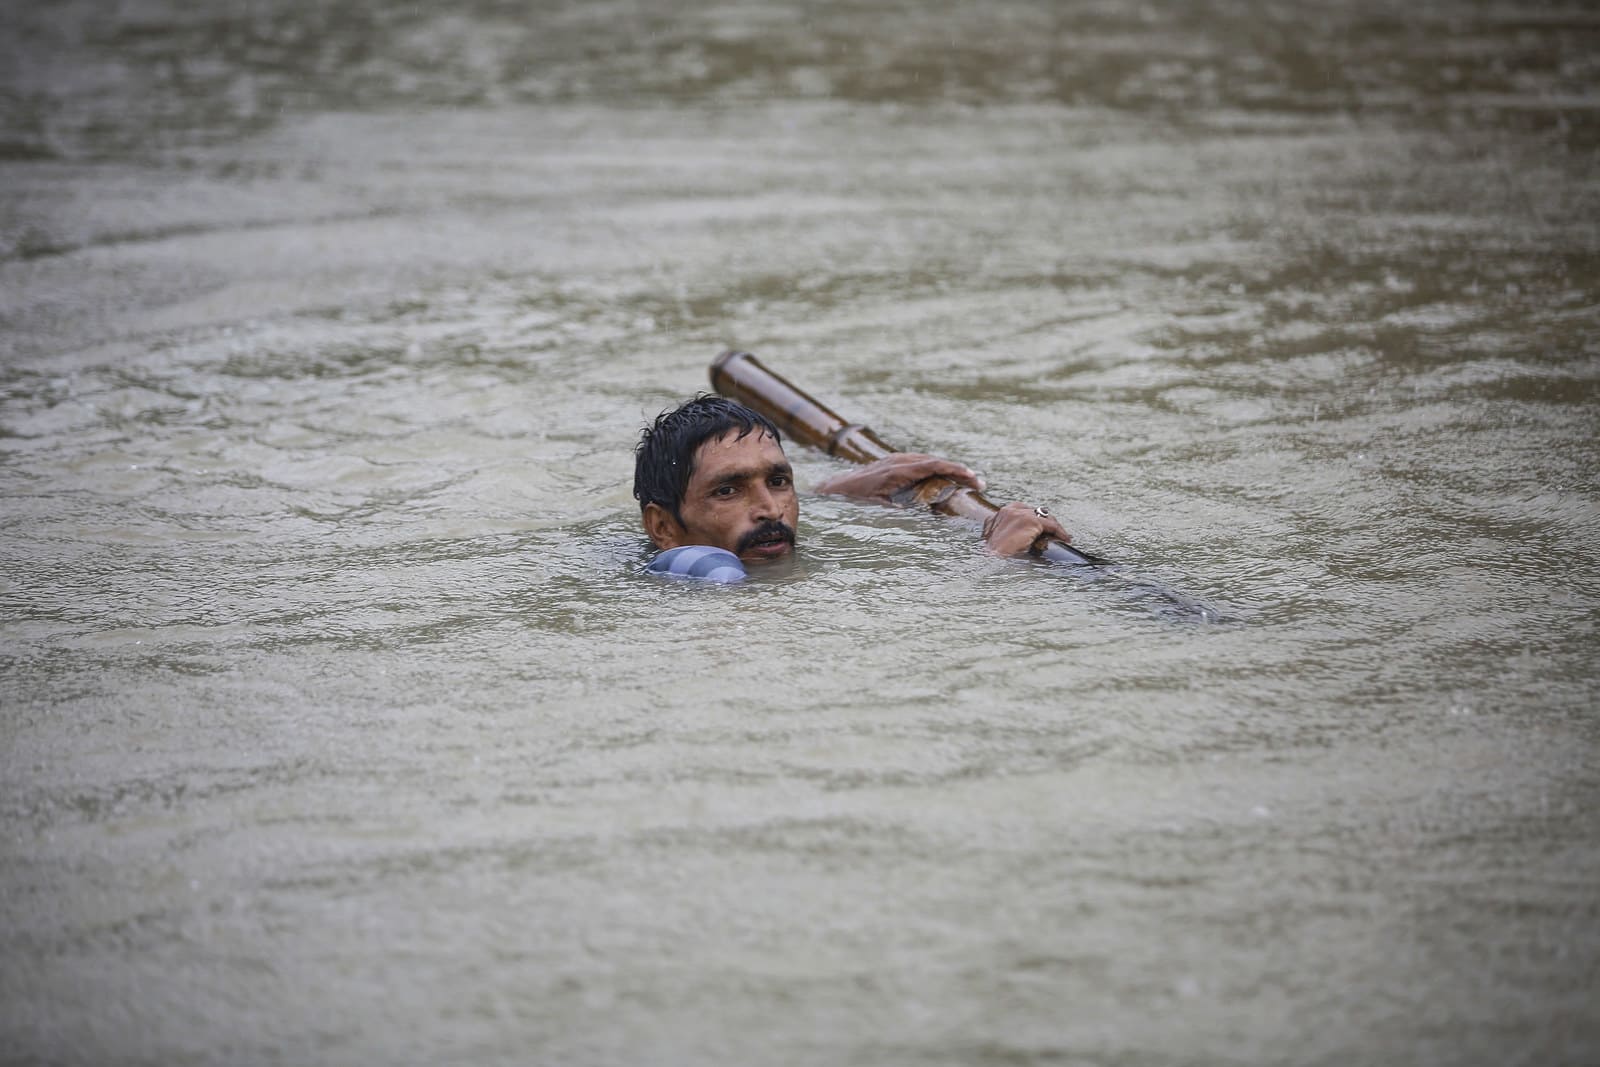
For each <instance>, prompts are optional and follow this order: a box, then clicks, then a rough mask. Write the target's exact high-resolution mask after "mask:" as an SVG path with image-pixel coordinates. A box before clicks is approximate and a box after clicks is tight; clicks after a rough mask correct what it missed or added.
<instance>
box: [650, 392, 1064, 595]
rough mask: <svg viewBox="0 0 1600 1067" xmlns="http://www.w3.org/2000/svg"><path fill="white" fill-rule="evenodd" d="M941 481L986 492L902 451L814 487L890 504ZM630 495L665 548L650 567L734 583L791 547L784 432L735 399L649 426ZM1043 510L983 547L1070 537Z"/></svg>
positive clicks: (1005, 548)
mask: <svg viewBox="0 0 1600 1067" xmlns="http://www.w3.org/2000/svg"><path fill="white" fill-rule="evenodd" d="M934 477H944V478H949V479H951V480H952V481H955V482H959V483H960V484H962V485H967V486H971V487H972V488H974V489H982V488H983V482H982V481H981V480H980V479H979V478H978V476H977V475H976V474H974V473H973V472H972V471H970V470H968V469H967V468H966V467H963V466H962V465H961V464H959V463H951V462H950V461H949V460H944V459H939V458H937V457H935V456H929V455H924V454H922V453H920V452H897V453H895V454H894V455H891V456H888V457H886V458H884V459H881V460H878V461H877V462H876V463H871V464H868V465H867V466H864V467H857V468H856V469H854V470H851V471H847V472H845V473H843V474H840V475H836V476H835V477H833V478H829V479H828V480H827V481H825V482H823V483H822V484H821V485H819V486H817V490H816V491H817V492H819V493H830V494H834V495H838V496H846V497H851V498H852V499H856V500H868V501H873V502H876V503H880V504H890V503H892V497H893V496H894V494H895V493H897V492H899V491H900V490H902V489H906V488H908V487H910V486H913V485H916V484H917V483H918V482H921V481H924V480H926V479H928V478H934ZM633 495H634V496H635V497H637V498H638V500H639V507H640V510H641V511H642V513H643V514H642V517H643V520H644V529H645V533H646V534H647V535H648V536H649V538H650V540H651V542H652V543H653V544H654V545H655V546H656V547H657V548H659V549H661V550H662V553H661V555H660V556H658V557H656V559H655V561H654V562H652V563H651V565H650V570H652V571H655V572H658V573H664V574H673V575H680V576H686V577H698V578H711V579H713V580H720V581H737V580H738V579H739V578H741V577H743V576H744V564H749V563H765V562H769V561H772V560H778V559H784V558H786V557H788V556H789V555H790V554H791V553H793V551H794V543H795V527H796V525H797V524H798V522H799V519H800V498H799V495H798V494H797V493H796V492H795V487H794V472H793V470H792V469H791V468H790V466H789V460H788V459H787V458H786V457H785V456H784V454H783V444H782V440H781V438H780V436H779V434H778V428H777V427H776V426H774V425H773V424H772V423H771V421H770V420H768V419H767V418H766V417H765V416H763V415H761V414H759V413H758V412H755V411H752V410H751V409H750V408H748V407H745V406H744V405H743V404H740V403H738V402H736V401H733V400H727V399H725V398H723V397H719V396H698V397H695V398H694V399H692V400H688V401H686V402H684V403H683V404H682V405H680V406H679V407H678V408H676V409H674V410H672V411H666V412H663V413H662V414H661V415H660V416H659V417H657V419H656V421H655V423H654V424H653V425H651V426H649V427H646V429H645V431H644V433H643V434H642V435H641V436H640V439H639V446H638V448H637V450H636V451H635V456H634V474H633ZM1042 512H1043V509H1039V508H1031V507H1029V506H1027V505H1025V504H1007V505H1006V506H1005V507H1003V508H1001V509H1000V511H999V512H998V513H997V514H995V515H994V516H993V517H992V518H990V519H989V521H987V522H986V523H984V526H983V539H984V543H985V546H986V547H987V548H988V550H989V551H990V552H993V553H994V554H996V555H1000V556H1023V555H1027V554H1028V552H1029V550H1030V549H1032V548H1033V547H1034V545H1035V544H1037V543H1038V542H1039V541H1040V540H1041V539H1042V538H1047V537H1053V538H1057V539H1059V540H1062V541H1067V540H1070V538H1069V536H1068V534H1067V531H1066V530H1065V529H1063V528H1062V526H1061V524H1060V523H1059V522H1057V521H1056V520H1055V519H1054V518H1052V517H1050V516H1049V515H1046V514H1043V513H1042Z"/></svg>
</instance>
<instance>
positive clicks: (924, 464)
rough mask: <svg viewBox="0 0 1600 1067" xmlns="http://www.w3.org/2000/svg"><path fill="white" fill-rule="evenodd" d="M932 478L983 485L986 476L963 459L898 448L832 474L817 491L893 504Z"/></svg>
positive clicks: (968, 484) (959, 483)
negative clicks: (961, 461)
mask: <svg viewBox="0 0 1600 1067" xmlns="http://www.w3.org/2000/svg"><path fill="white" fill-rule="evenodd" d="M929 478H949V479H950V480H951V481H952V482H955V483H957V484H958V485H965V486H970V487H971V488H973V489H982V488H983V479H982V478H979V477H978V476H977V474H975V473H973V472H972V471H971V470H969V469H968V468H966V467H963V466H962V465H961V464H959V463H952V462H950V461H949V460H947V459H940V458H939V457H937V456H930V455H927V454H925V453H922V452H896V453H894V454H893V455H891V456H885V457H884V458H883V459H880V460H877V461H875V462H872V463H869V464H867V465H866V466H865V467H857V468H856V469H855V470H852V471H846V472H845V473H844V474H840V475H836V476H835V477H832V478H829V479H828V480H827V481H825V482H823V483H822V484H821V485H819V486H817V492H819V493H831V494H834V495H836V496H848V497H852V498H854V499H856V500H871V501H873V502H875V503H878V504H892V503H894V495H895V494H896V493H898V492H900V491H901V490H902V489H908V488H910V487H911V486H913V485H916V484H917V483H918V482H925V481H927V480H928V479H929Z"/></svg>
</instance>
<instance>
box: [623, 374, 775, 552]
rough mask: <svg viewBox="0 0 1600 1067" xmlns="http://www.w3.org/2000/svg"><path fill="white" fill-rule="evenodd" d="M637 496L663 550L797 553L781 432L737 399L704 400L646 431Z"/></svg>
mask: <svg viewBox="0 0 1600 1067" xmlns="http://www.w3.org/2000/svg"><path fill="white" fill-rule="evenodd" d="M633 495H634V496H636V497H638V499H639V508H640V510H641V512H642V518H643V519H644V529H645V533H647V534H648V535H649V536H650V540H651V541H653V542H654V543H655V545H656V547H657V548H662V549H667V548H676V547H678V546H679V545H711V546H713V547H715V548H725V549H727V550H728V551H729V552H732V553H734V554H735V555H737V556H738V557H739V558H741V559H743V560H746V561H752V562H754V561H763V560H770V559H778V558H781V557H783V556H787V555H788V554H789V553H790V551H792V550H793V548H794V530H795V524H796V523H797V522H798V521H799V519H800V499H799V497H798V496H797V495H796V494H795V490H794V472H793V471H791V470H790V469H789V461H788V460H787V459H786V458H785V457H784V454H783V445H782V443H781V440H780V438H779V436H778V428H777V427H776V426H774V425H773V424H772V423H771V422H770V421H769V420H768V419H766V418H765V417H764V416H762V415H760V414H757V413H756V412H754V411H751V410H750V409H749V408H747V407H745V406H744V405H743V404H739V403H735V402H734V401H732V400H726V399H724V398H722V397H719V396H698V397H695V398H694V399H693V400H689V401H686V402H685V403H683V404H682V405H681V406H680V407H678V408H677V409H676V410H673V411H666V412H663V413H662V414H661V415H660V416H659V417H658V418H657V419H656V421H655V423H654V425H651V426H649V427H646V429H645V431H644V433H643V435H641V436H640V438H639V447H638V449H636V450H635V453H634V468H633Z"/></svg>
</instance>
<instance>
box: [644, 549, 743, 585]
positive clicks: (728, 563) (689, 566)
mask: <svg viewBox="0 0 1600 1067" xmlns="http://www.w3.org/2000/svg"><path fill="white" fill-rule="evenodd" d="M645 569H646V570H647V571H649V572H650V573H651V574H660V575H664V576H666V577H669V578H699V579H702V580H703V581H708V582H722V583H724V584H726V583H729V582H740V581H743V580H744V579H745V569H744V564H743V563H741V562H739V557H738V556H735V555H734V554H733V553H732V552H729V551H728V550H727V549H725V548H712V547H711V546H710V545H680V546H679V547H677V548H669V549H667V550H666V551H665V552H663V553H661V554H660V555H659V556H657V557H656V558H655V559H653V560H651V561H650V565H649V566H648V567H646V568H645Z"/></svg>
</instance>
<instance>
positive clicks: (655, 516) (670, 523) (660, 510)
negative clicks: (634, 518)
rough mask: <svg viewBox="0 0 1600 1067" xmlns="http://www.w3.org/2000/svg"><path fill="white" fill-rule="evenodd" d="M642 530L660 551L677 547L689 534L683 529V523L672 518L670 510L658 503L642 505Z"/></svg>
mask: <svg viewBox="0 0 1600 1067" xmlns="http://www.w3.org/2000/svg"><path fill="white" fill-rule="evenodd" d="M644 532H645V535H646V536H648V537H649V538H650V540H651V542H652V543H653V544H654V545H655V546H656V547H657V548H659V549H661V550H662V551H665V550H667V549H669V548H677V547H678V546H679V545H681V544H683V543H684V538H685V537H687V536H689V531H688V530H686V529H684V527H683V524H682V523H680V522H679V521H678V520H677V519H675V518H673V517H672V512H670V511H668V510H667V509H666V508H664V507H662V506H661V505H660V504H646V505H645V506H644Z"/></svg>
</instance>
